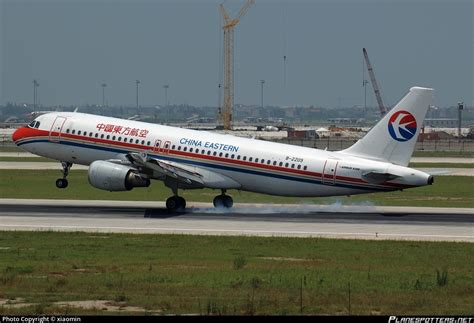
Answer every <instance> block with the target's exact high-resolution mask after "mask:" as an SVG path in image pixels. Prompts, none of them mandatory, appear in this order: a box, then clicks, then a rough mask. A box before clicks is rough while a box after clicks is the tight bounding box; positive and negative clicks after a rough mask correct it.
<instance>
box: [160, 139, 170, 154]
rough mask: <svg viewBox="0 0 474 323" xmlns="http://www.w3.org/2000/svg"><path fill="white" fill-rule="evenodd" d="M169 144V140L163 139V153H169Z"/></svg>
mask: <svg viewBox="0 0 474 323" xmlns="http://www.w3.org/2000/svg"><path fill="white" fill-rule="evenodd" d="M170 146H171V141H165V144H164V145H163V148H162V150H161V151H162V152H163V154H166V155H167V154H169V152H170Z"/></svg>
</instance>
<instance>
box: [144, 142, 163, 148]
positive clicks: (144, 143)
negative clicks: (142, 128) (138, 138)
mask: <svg viewBox="0 0 474 323" xmlns="http://www.w3.org/2000/svg"><path fill="white" fill-rule="evenodd" d="M144 144H145V140H142V145H144ZM166 148H168V145H166Z"/></svg>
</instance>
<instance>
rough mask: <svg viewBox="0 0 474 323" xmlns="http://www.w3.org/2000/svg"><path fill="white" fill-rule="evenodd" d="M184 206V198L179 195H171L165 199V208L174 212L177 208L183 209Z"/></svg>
mask: <svg viewBox="0 0 474 323" xmlns="http://www.w3.org/2000/svg"><path fill="white" fill-rule="evenodd" d="M185 207H186V200H185V199H184V198H182V197H181V196H171V197H170V198H168V199H167V200H166V208H167V209H168V210H169V211H172V212H176V211H179V210H184V208H185Z"/></svg>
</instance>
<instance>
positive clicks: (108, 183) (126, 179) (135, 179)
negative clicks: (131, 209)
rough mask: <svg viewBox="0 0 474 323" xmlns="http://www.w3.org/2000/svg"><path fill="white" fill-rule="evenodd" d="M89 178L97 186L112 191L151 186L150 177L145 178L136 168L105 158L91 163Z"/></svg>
mask: <svg viewBox="0 0 474 323" xmlns="http://www.w3.org/2000/svg"><path fill="white" fill-rule="evenodd" d="M88 179H89V183H90V184H91V185H92V186H94V187H95V188H99V189H101V190H106V191H111V192H118V191H130V190H131V189H133V188H134V187H148V186H150V179H148V178H144V177H143V176H141V175H140V174H138V173H137V172H136V170H135V169H133V168H130V167H127V166H124V165H118V164H114V163H111V162H107V161H103V160H97V161H95V162H93V163H92V164H90V166H89V173H88Z"/></svg>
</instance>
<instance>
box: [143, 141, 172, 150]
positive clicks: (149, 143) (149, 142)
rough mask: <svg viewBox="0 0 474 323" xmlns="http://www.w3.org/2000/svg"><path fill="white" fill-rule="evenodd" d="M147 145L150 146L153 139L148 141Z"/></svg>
mask: <svg viewBox="0 0 474 323" xmlns="http://www.w3.org/2000/svg"><path fill="white" fill-rule="evenodd" d="M146 145H147V146H150V145H151V141H147V143H146ZM173 149H174V145H173Z"/></svg>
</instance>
